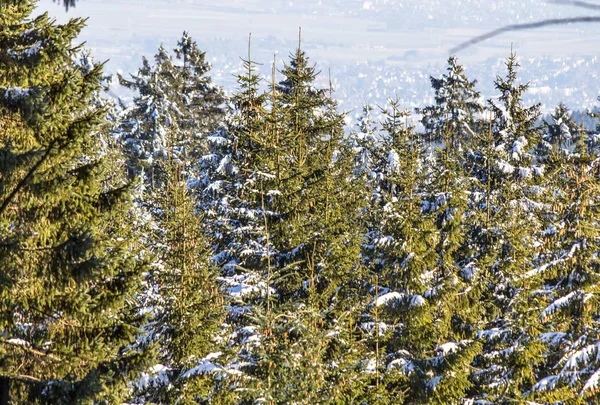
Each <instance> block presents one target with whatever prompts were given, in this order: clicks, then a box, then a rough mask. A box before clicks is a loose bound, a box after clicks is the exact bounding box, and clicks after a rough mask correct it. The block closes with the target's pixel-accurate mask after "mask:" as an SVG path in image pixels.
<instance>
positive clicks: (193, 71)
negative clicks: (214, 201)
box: [174, 31, 226, 175]
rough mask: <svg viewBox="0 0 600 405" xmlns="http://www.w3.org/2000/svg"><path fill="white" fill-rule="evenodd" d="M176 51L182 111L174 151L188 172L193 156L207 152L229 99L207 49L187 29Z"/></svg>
mask: <svg viewBox="0 0 600 405" xmlns="http://www.w3.org/2000/svg"><path fill="white" fill-rule="evenodd" d="M174 51H175V56H176V57H175V59H174V67H175V69H176V71H177V72H178V77H177V84H176V89H175V91H176V92H177V94H178V95H179V97H180V100H178V101H179V103H178V105H177V108H178V109H179V112H180V114H181V117H180V124H179V131H178V134H177V138H176V139H175V145H174V147H175V150H174V152H175V153H179V154H181V160H182V162H184V164H185V165H186V167H184V169H185V172H188V171H189V170H190V167H189V165H190V164H191V162H190V159H191V158H193V159H197V158H199V157H201V156H203V155H204V154H205V153H206V152H207V150H208V144H207V136H210V135H212V134H214V133H215V132H218V130H219V129H220V127H221V126H222V123H223V119H224V118H225V110H224V104H225V101H226V99H225V96H224V94H223V89H221V88H220V87H218V86H216V85H215V84H214V83H213V82H212V78H211V76H210V75H209V73H210V70H211V65H210V63H209V62H208V61H207V60H206V53H205V52H202V51H200V49H198V45H197V44H196V42H195V41H194V40H193V39H192V38H191V37H190V36H189V34H188V32H187V31H184V32H183V35H182V37H181V39H180V40H179V41H178V42H177V47H176V48H175V50H174ZM188 156H189V157H188ZM200 175H201V174H200Z"/></svg>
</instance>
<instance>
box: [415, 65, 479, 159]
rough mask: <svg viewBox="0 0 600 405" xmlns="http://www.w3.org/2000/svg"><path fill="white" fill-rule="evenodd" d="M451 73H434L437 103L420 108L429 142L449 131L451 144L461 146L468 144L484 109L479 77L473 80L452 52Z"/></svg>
mask: <svg viewBox="0 0 600 405" xmlns="http://www.w3.org/2000/svg"><path fill="white" fill-rule="evenodd" d="M447 71H448V73H445V74H443V75H442V77H440V78H436V77H431V78H430V80H431V87H432V88H433V90H434V92H435V104H434V105H431V106H427V107H425V108H421V109H417V113H419V114H421V115H422V116H423V118H422V119H421V123H422V124H423V126H424V127H425V139H426V140H427V142H429V143H432V142H439V141H441V140H442V138H443V134H444V133H448V134H449V139H450V144H451V145H452V147H455V148H458V147H460V146H464V145H465V144H468V142H469V140H470V139H471V138H472V136H473V135H474V133H475V132H476V131H477V119H478V114H480V113H481V112H482V111H483V104H482V102H481V101H480V98H481V94H480V93H479V92H478V91H477V90H476V88H475V86H476V85H477V81H476V80H474V81H470V80H469V79H468V78H467V76H466V75H465V73H464V67H463V66H462V65H460V64H459V63H458V59H457V58H456V57H455V56H452V57H450V58H449V59H448V67H447Z"/></svg>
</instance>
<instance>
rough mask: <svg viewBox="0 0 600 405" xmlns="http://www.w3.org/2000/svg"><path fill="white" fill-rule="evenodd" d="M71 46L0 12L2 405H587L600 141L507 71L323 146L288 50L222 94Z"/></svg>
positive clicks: (597, 304) (196, 72)
mask: <svg viewBox="0 0 600 405" xmlns="http://www.w3.org/2000/svg"><path fill="white" fill-rule="evenodd" d="M84 26H85V20H83V19H80V18H72V19H70V20H69V21H68V22H66V23H58V22H57V21H56V20H55V19H53V18H51V17H50V16H49V15H48V14H41V15H38V14H36V12H35V2H34V1H32V0H22V1H16V2H15V1H13V2H0V405H9V404H10V405H16V404H32V405H33V404H36V405H37V404H56V405H70V404H89V405H92V404H94V405H109V404H130V405H133V404H172V405H176V404H177V405H188V404H214V405H254V404H256V405H258V404H261V405H276V404H305V405H314V404H331V405H344V404H355V405H384V404H394V405H402V404H406V405H419V404H431V405H452V404H464V405H488V404H489V405H491V404H529V405H541V404H555V405H584V404H585V405H588V404H600V224H599V222H600V126H599V127H598V128H597V129H595V130H594V129H591V128H589V127H585V126H584V125H583V124H582V122H581V120H579V119H575V118H574V115H573V114H572V112H571V111H570V109H569V107H568V106H566V105H564V104H559V105H556V106H554V107H555V110H554V112H553V113H552V114H551V115H550V116H546V115H543V114H542V111H541V108H540V104H529V103H526V102H525V101H524V98H523V97H524V95H525V94H527V92H528V84H527V83H526V82H523V81H522V80H521V79H520V76H519V60H520V59H519V58H520V56H521V55H517V54H516V52H514V51H508V49H510V48H508V49H507V55H506V56H507V57H506V60H505V67H504V69H503V70H501V71H498V72H495V73H496V74H497V79H496V80H495V82H494V86H495V89H496V95H495V96H494V97H492V98H490V99H484V98H483V97H482V95H481V93H480V91H479V90H478V82H477V81H476V80H475V79H476V78H473V77H469V76H468V75H467V73H468V67H467V71H466V70H465V66H463V65H462V64H461V61H460V59H458V58H457V57H455V56H451V57H449V58H448V60H447V67H446V71H445V72H444V73H443V74H442V75H439V76H432V77H431V80H430V81H431V87H432V90H433V92H434V94H435V98H434V99H433V102H432V103H430V105H422V106H421V107H419V108H418V109H416V110H415V109H414V108H411V109H407V108H406V107H405V106H403V105H402V104H401V103H400V102H399V101H398V99H396V98H394V97H392V98H390V99H389V100H388V102H387V103H386V104H384V105H365V106H364V109H363V111H362V113H361V115H360V117H361V118H360V120H358V123H353V124H352V125H347V124H346V121H345V116H346V115H345V113H344V112H342V111H341V109H340V108H339V105H338V102H337V101H336V94H335V91H334V89H333V86H331V85H330V86H319V85H317V82H316V79H317V78H318V77H320V76H319V75H321V77H322V76H323V75H326V74H327V73H326V72H321V70H320V68H319V65H318V61H315V60H313V59H312V58H311V57H310V55H307V53H306V52H305V51H304V50H303V48H302V42H301V41H302V39H300V41H299V42H298V46H297V48H296V49H285V50H281V51H282V52H283V54H284V55H286V54H288V56H287V57H286V59H285V64H284V67H283V68H282V69H279V68H276V65H275V64H273V68H272V74H271V75H268V76H265V75H261V74H259V72H258V70H257V65H258V63H259V62H260V63H262V64H266V65H268V66H271V63H272V62H273V61H265V60H261V61H256V60H254V59H253V54H252V52H253V47H254V46H255V45H254V44H253V43H252V42H251V41H249V44H248V53H247V54H246V55H240V56H241V57H242V61H241V62H240V63H242V64H243V70H242V73H241V74H239V75H237V77H236V79H237V89H236V91H234V92H232V93H230V92H226V91H224V90H223V89H222V88H221V87H220V86H219V85H218V83H217V82H216V81H215V80H213V79H212V78H211V65H210V63H209V56H208V55H207V54H206V53H205V52H203V51H202V50H201V49H199V47H198V45H197V43H196V40H195V39H194V38H192V37H191V36H190V35H189V34H188V33H187V32H183V34H182V35H181V37H180V39H179V41H177V42H176V43H164V44H163V45H160V44H156V52H155V54H154V55H148V56H147V57H145V58H143V59H142V60H140V61H139V62H140V65H139V69H138V70H137V71H135V72H127V73H123V74H120V75H118V76H108V75H107V74H106V73H105V72H104V70H103V67H104V66H103V63H101V62H97V61H96V60H95V59H94V55H93V53H91V52H90V51H88V50H86V49H85V48H84V46H83V45H82V44H81V41H80V40H78V36H79V34H80V31H81V30H82V29H83V28H84ZM182 31H183V30H182ZM327 79H328V80H329V81H330V80H331V79H330V78H327ZM114 85H118V86H121V87H123V88H125V89H126V90H127V91H130V92H132V94H134V95H135V96H134V97H133V102H131V103H124V102H121V101H120V100H119V99H115V98H111V97H109V96H107V93H106V92H105V90H106V89H107V87H108V86H114ZM393 91H394V89H390V92H393ZM593 107H594V106H590V108H593ZM589 114H591V115H592V117H587V118H589V119H597V118H600V116H598V113H594V112H591V110H590V112H589ZM594 115H595V116H594ZM415 117H418V118H416V119H415Z"/></svg>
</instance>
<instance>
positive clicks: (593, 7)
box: [549, 0, 600, 10]
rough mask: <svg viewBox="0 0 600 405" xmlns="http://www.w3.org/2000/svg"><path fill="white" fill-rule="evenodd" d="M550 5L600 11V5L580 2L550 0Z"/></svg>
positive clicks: (573, 0)
mask: <svg viewBox="0 0 600 405" xmlns="http://www.w3.org/2000/svg"><path fill="white" fill-rule="evenodd" d="M549 3H552V4H558V5H561V6H575V7H580V8H587V9H589V10H600V4H594V3H588V2H587V1H580V0H550V1H549Z"/></svg>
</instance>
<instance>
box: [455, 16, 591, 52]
mask: <svg viewBox="0 0 600 405" xmlns="http://www.w3.org/2000/svg"><path fill="white" fill-rule="evenodd" d="M592 22H596V23H597V22H600V16H598V17H593V16H587V17H572V18H552V19H549V20H543V21H538V22H534V23H525V24H514V25H507V26H505V27H502V28H498V29H495V30H493V31H490V32H488V33H486V34H483V35H480V36H478V37H475V38H472V39H470V40H468V41H466V42H463V43H462V44H460V45H458V46H455V47H454V48H452V49H450V54H452V55H454V54H456V53H458V52H460V51H462V50H464V49H466V48H468V47H470V46H472V45H475V44H478V43H480V42H483V41H485V40H487V39H490V38H493V37H497V36H498V35H501V34H504V33H505V32H510V31H523V30H529V29H534V28H542V27H547V26H552V25H567V24H579V23H592Z"/></svg>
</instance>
